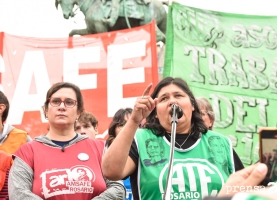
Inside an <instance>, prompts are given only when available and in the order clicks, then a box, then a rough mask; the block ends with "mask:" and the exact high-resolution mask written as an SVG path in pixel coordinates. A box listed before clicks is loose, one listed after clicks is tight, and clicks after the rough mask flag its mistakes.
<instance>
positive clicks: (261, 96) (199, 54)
mask: <svg viewBox="0 0 277 200" xmlns="http://www.w3.org/2000/svg"><path fill="white" fill-rule="evenodd" d="M181 3H182V1H178V3H177V2H174V1H173V2H172V4H171V5H170V6H169V8H168V18H167V20H168V21H167V35H166V38H167V40H166V55H165V66H164V73H163V76H164V77H166V76H173V77H181V78H183V79H185V80H186V81H187V82H188V84H189V86H190V88H191V89H192V91H193V93H194V94H195V96H196V97H197V96H201V97H205V98H207V99H208V100H209V101H210V103H211V104H212V106H213V109H214V113H215V123H214V130H215V131H216V132H219V133H222V134H224V135H226V136H227V137H229V138H230V140H231V142H232V145H233V147H234V149H235V150H236V152H237V153H238V154H239V156H240V158H241V160H242V161H243V163H244V164H245V165H250V164H252V163H255V162H256V161H258V160H259V154H258V151H259V144H258V130H259V128H260V127H268V126H269V127H270V126H271V127H275V126H276V124H277V118H276V108H277V54H276V49H277V23H276V21H277V16H254V15H244V14H232V13H223V12H216V11H211V10H203V9H198V8H193V7H188V6H186V5H183V4H181ZM269 148H272V149H274V148H275V147H274V148H273V147H269ZM272 149H271V150H272Z"/></svg>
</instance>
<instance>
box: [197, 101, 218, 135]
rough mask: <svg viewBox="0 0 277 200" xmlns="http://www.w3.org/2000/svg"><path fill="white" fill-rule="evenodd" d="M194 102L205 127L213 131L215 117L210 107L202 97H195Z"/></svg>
mask: <svg viewBox="0 0 277 200" xmlns="http://www.w3.org/2000/svg"><path fill="white" fill-rule="evenodd" d="M196 102H197V105H198V107H199V110H200V113H201V116H202V119H203V121H204V123H205V125H206V126H207V128H208V129H209V130H213V124H214V120H215V116H214V111H213V107H212V105H211V104H210V102H209V101H208V100H207V99H206V98H204V97H197V98H196Z"/></svg>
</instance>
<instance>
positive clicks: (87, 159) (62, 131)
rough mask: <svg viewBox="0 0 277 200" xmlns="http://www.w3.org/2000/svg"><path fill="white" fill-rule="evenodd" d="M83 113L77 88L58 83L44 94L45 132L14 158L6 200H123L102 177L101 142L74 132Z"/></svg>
mask: <svg viewBox="0 0 277 200" xmlns="http://www.w3.org/2000/svg"><path fill="white" fill-rule="evenodd" d="M83 110H84V104H83V97H82V94H81V91H80V89H79V87H78V86H76V85H74V84H72V83H68V82H60V83H56V84H54V85H53V86H52V87H51V88H50V89H49V90H48V92H47V94H46V99H45V103H44V106H43V111H44V115H45V118H46V119H48V121H49V126H50V128H49V131H48V133H47V134H46V135H42V136H39V137H36V138H35V139H34V141H33V142H30V143H28V144H26V145H23V146H22V147H21V148H20V149H19V150H18V151H17V152H15V154H14V164H13V167H12V169H11V172H10V176H9V194H10V199H11V200H17V199H18V200H22V199H32V200H39V199H47V200H57V199H58V200H67V199H87V200H89V199H125V188H124V186H123V185H122V184H121V183H120V182H111V181H108V180H107V179H105V178H104V177H103V175H102V171H101V162H102V155H103V151H104V142H103V141H100V140H91V139H88V137H87V136H84V135H80V134H77V133H75V131H74V122H75V121H76V120H77V119H78V117H79V116H80V114H81V113H82V112H83Z"/></svg>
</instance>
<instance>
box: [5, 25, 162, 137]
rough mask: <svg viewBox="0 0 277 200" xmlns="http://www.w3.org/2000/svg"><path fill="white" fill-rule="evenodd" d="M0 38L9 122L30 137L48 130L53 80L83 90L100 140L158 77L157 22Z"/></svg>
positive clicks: (85, 101) (85, 102) (86, 107)
mask: <svg viewBox="0 0 277 200" xmlns="http://www.w3.org/2000/svg"><path fill="white" fill-rule="evenodd" d="M0 37H1V38H0V39H1V40H0V44H2V46H3V48H0V50H1V49H3V52H2V53H1V54H0V64H2V65H0V70H1V71H0V75H1V76H0V77H1V79H0V80H1V81H0V85H1V86H3V88H2V89H3V91H5V94H6V95H7V97H8V99H9V101H10V111H9V116H8V119H7V123H9V124H12V125H14V126H15V127H17V128H20V129H23V130H26V131H27V132H28V133H29V134H30V135H31V137H35V136H38V135H41V134H44V133H47V131H48V130H47V129H48V127H49V125H48V121H47V120H46V119H45V117H44V115H43V112H42V106H43V104H44V101H45V97H46V92H47V90H48V89H49V88H50V87H51V86H52V85H53V84H54V83H57V82H60V81H67V82H72V83H74V84H76V85H78V86H79V87H80V88H81V91H82V94H83V97H84V104H85V110H86V111H88V112H91V113H93V115H95V116H96V118H97V119H98V121H99V128H98V130H99V133H100V136H99V138H100V139H106V133H107V129H108V127H109V123H110V121H111V119H112V117H113V115H114V114H115V112H116V111H117V110H118V109H120V108H126V107H131V108H132V107H133V106H134V103H135V100H136V98H137V97H139V96H141V95H142V93H143V91H144V89H145V88H146V87H147V86H148V85H149V83H153V84H154V85H156V84H157V81H158V69H157V53H156V35H155V22H154V21H152V23H151V24H148V25H144V26H140V27H136V28H132V29H125V30H119V31H114V32H107V33H101V34H92V35H85V36H81V37H68V38H56V39H53V38H51V39H49V38H28V37H21V36H14V35H10V34H7V33H2V34H0ZM1 59H2V60H3V62H2V63H1ZM101 133H105V134H103V135H101Z"/></svg>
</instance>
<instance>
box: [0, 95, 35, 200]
mask: <svg viewBox="0 0 277 200" xmlns="http://www.w3.org/2000/svg"><path fill="white" fill-rule="evenodd" d="M9 107H10V105H9V101H8V98H7V97H6V96H5V94H4V93H3V92H2V91H0V198H4V199H6V198H8V177H9V171H10V167H11V165H12V154H13V153H14V152H15V151H16V150H17V149H19V147H20V146H21V145H23V144H25V143H26V142H29V141H31V140H32V139H31V137H30V136H29V135H28V133H27V132H26V131H23V130H20V129H17V128H14V127H13V126H11V125H9V124H4V122H5V121H6V119H7V117H8V114H9Z"/></svg>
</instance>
